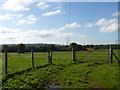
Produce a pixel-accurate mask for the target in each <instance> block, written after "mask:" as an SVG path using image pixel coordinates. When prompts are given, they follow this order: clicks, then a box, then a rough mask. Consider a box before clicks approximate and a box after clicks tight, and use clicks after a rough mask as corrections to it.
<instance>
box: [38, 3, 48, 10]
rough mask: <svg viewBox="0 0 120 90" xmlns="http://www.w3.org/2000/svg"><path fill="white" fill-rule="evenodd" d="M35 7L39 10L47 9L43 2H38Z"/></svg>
mask: <svg viewBox="0 0 120 90" xmlns="http://www.w3.org/2000/svg"><path fill="white" fill-rule="evenodd" d="M37 6H38V7H39V8H40V9H47V8H48V7H49V5H47V4H46V3H45V2H39V3H38V4H37Z"/></svg>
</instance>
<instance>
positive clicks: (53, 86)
mask: <svg viewBox="0 0 120 90" xmlns="http://www.w3.org/2000/svg"><path fill="white" fill-rule="evenodd" d="M50 88H58V89H60V88H62V87H60V86H56V85H50V86H48V89H50Z"/></svg>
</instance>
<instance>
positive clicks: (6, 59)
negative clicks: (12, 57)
mask: <svg viewBox="0 0 120 90" xmlns="http://www.w3.org/2000/svg"><path fill="white" fill-rule="evenodd" d="M7 66H8V55H7V49H5V74H7V73H8V71H7Z"/></svg>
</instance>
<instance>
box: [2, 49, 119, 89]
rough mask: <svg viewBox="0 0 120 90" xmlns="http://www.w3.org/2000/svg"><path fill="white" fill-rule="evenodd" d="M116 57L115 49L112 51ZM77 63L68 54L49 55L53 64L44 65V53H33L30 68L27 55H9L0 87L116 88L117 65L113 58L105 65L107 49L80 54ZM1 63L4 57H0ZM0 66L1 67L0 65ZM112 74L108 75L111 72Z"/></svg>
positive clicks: (81, 52)
mask: <svg viewBox="0 0 120 90" xmlns="http://www.w3.org/2000/svg"><path fill="white" fill-rule="evenodd" d="M114 52H115V53H116V55H118V52H117V50H115V51H114ZM76 53H77V62H73V61H72V53H71V52H69V51H68V52H53V64H52V65H48V64H47V53H45V52H41V53H34V58H35V59H34V62H35V68H31V67H32V66H31V56H30V55H31V53H24V54H21V55H20V56H19V55H18V54H17V53H9V54H8V56H9V59H8V61H9V63H8V73H9V74H8V75H4V70H3V72H2V73H3V77H2V80H3V88H26V89H28V88H48V87H49V88H50V87H55V86H59V87H62V88H117V87H118V83H119V82H118V77H117V76H118V66H117V62H116V60H115V58H113V59H114V60H113V61H114V62H113V64H108V63H107V62H108V50H104V51H103V50H101V51H93V52H88V51H80V52H76ZM2 60H3V62H4V55H3V59H2ZM2 65H3V66H2V67H4V64H2ZM111 72H112V73H111Z"/></svg>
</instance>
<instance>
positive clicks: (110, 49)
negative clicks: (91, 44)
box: [109, 45, 113, 63]
mask: <svg viewBox="0 0 120 90" xmlns="http://www.w3.org/2000/svg"><path fill="white" fill-rule="evenodd" d="M112 62H113V48H112V46H111V45H110V48H109V63H112Z"/></svg>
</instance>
